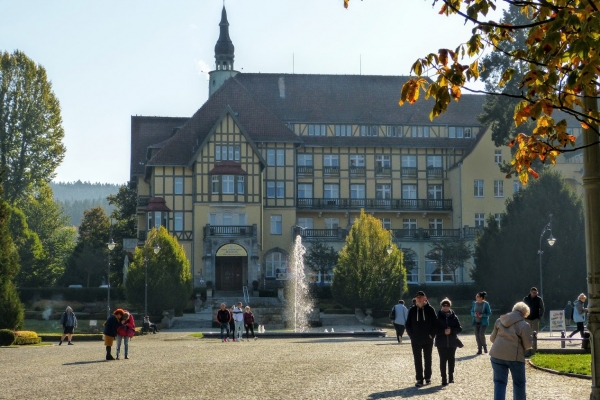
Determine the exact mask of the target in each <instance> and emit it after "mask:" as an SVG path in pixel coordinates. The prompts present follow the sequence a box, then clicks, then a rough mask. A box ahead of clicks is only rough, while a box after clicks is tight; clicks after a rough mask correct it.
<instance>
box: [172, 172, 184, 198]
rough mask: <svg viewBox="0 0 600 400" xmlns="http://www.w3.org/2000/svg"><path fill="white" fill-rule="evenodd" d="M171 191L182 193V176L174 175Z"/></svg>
mask: <svg viewBox="0 0 600 400" xmlns="http://www.w3.org/2000/svg"><path fill="white" fill-rule="evenodd" d="M173 193H174V194H183V177H181V176H176V177H175V179H174V180H173Z"/></svg>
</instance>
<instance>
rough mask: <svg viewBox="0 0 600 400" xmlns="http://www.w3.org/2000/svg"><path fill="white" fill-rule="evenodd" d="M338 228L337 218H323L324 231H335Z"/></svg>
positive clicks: (338, 220) (338, 221)
mask: <svg viewBox="0 0 600 400" xmlns="http://www.w3.org/2000/svg"><path fill="white" fill-rule="evenodd" d="M339 226H340V219H339V218H325V229H337V228H338V227H339Z"/></svg>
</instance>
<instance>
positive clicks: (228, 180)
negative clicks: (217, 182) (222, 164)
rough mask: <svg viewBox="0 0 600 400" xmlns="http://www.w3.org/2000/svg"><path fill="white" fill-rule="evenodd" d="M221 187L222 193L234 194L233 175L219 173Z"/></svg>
mask: <svg viewBox="0 0 600 400" xmlns="http://www.w3.org/2000/svg"><path fill="white" fill-rule="evenodd" d="M221 188H222V193H223V194H235V176H234V175H221Z"/></svg>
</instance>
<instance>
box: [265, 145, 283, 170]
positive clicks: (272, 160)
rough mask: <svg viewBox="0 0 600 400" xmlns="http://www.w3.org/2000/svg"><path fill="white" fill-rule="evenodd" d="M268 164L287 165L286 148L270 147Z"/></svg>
mask: <svg viewBox="0 0 600 400" xmlns="http://www.w3.org/2000/svg"><path fill="white" fill-rule="evenodd" d="M267 165H271V166H274V165H285V150H283V149H268V150H267Z"/></svg>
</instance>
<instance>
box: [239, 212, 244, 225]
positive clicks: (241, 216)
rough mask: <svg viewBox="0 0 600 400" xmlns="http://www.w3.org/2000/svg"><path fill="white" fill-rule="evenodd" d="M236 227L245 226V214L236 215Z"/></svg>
mask: <svg viewBox="0 0 600 400" xmlns="http://www.w3.org/2000/svg"><path fill="white" fill-rule="evenodd" d="M238 225H246V214H238Z"/></svg>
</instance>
